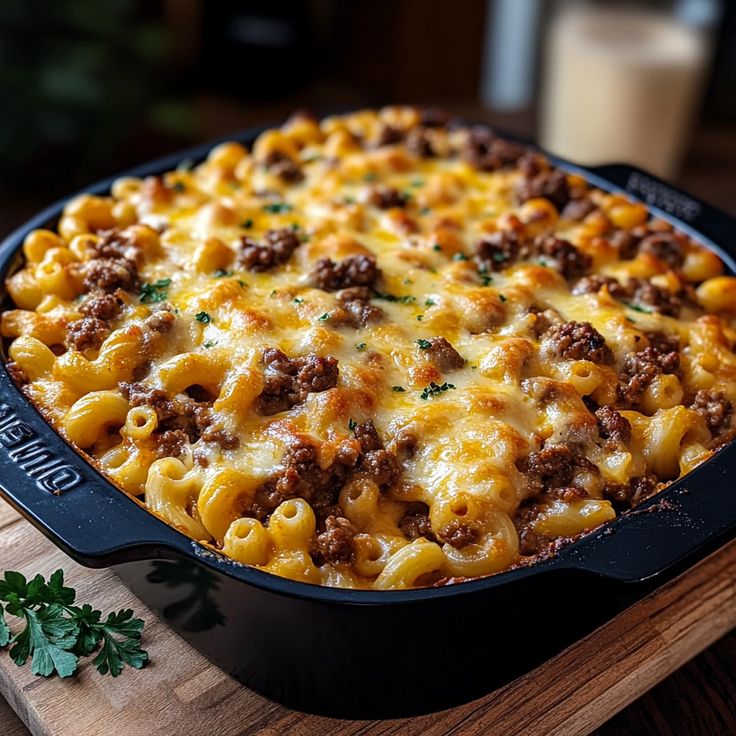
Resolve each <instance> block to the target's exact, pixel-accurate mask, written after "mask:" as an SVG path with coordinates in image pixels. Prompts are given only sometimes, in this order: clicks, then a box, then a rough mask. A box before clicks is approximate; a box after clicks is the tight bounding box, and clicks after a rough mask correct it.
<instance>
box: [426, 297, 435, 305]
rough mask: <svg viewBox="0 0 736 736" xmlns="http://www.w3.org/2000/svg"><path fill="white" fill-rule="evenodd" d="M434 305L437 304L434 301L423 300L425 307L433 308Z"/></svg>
mask: <svg viewBox="0 0 736 736" xmlns="http://www.w3.org/2000/svg"><path fill="white" fill-rule="evenodd" d="M435 304H437V302H436V301H435V300H434V299H429V298H427V299H425V300H424V306H425V307H433V306H434V305H435Z"/></svg>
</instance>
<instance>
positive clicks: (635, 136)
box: [541, 0, 719, 178]
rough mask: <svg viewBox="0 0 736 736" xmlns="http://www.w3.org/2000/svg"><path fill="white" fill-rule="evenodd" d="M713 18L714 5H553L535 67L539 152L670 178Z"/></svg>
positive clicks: (692, 108) (693, 105)
mask: <svg viewBox="0 0 736 736" xmlns="http://www.w3.org/2000/svg"><path fill="white" fill-rule="evenodd" d="M718 11H719V7H718V3H717V2H715V0H679V2H670V3H621V2H617V3H613V2H593V1H592V0H591V1H589V2H584V1H578V2H575V0H569V1H568V2H561V3H559V4H558V7H557V10H556V13H555V15H554V17H553V18H552V21H551V23H550V26H549V31H548V35H547V39H546V51H545V53H544V57H543V64H542V75H543V85H542V104H541V143H542V145H543V146H544V147H545V148H547V149H548V150H549V151H551V152H552V153H556V154H558V155H559V156H562V157H564V158H568V159H570V160H572V161H576V162H579V163H581V164H596V163H614V162H625V163H632V164H635V165H638V166H641V167H642V168H645V169H648V170H649V171H651V172H653V173H655V174H658V175H660V176H662V177H665V178H667V177H673V176H675V175H676V173H677V170H678V168H679V166H680V164H681V162H682V158H683V156H684V153H685V150H686V144H687V141H688V137H689V134H690V130H691V126H692V124H693V122H694V120H695V118H696V115H697V113H698V110H699V107H700V102H701V97H702V93H703V89H704V86H705V81H706V76H707V71H708V62H709V59H710V50H711V43H710V37H711V34H710V29H711V28H712V25H713V24H714V22H715V20H716V18H717V15H718Z"/></svg>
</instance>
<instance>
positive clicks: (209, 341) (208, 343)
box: [202, 340, 217, 349]
mask: <svg viewBox="0 0 736 736" xmlns="http://www.w3.org/2000/svg"><path fill="white" fill-rule="evenodd" d="M215 345H217V342H216V341H215V340H207V342H206V343H205V344H204V345H203V346H202V347H204V348H208V349H209V348H211V347H214V346H215Z"/></svg>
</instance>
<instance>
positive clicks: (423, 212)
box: [419, 207, 432, 215]
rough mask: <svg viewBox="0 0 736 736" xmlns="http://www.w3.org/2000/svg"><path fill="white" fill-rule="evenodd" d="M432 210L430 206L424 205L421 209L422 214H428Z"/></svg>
mask: <svg viewBox="0 0 736 736" xmlns="http://www.w3.org/2000/svg"><path fill="white" fill-rule="evenodd" d="M431 211H432V210H431V209H430V208H429V207H422V209H420V210H419V214H420V215H428V214H429V213H430V212H431Z"/></svg>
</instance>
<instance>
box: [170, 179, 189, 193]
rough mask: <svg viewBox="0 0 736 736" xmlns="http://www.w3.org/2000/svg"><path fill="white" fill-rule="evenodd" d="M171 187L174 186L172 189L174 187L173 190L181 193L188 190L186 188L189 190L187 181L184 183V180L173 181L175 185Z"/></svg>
mask: <svg viewBox="0 0 736 736" xmlns="http://www.w3.org/2000/svg"><path fill="white" fill-rule="evenodd" d="M171 188H172V189H173V190H174V191H175V192H179V193H181V192H186V190H187V185H186V184H185V183H184V182H183V181H175V182H174V183H173V185H172V186H171Z"/></svg>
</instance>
